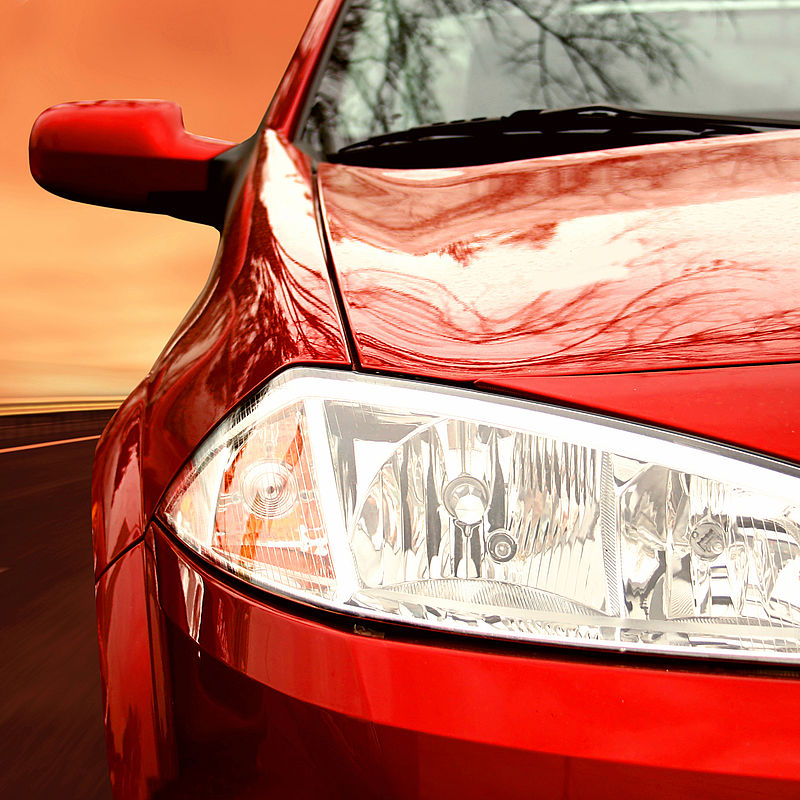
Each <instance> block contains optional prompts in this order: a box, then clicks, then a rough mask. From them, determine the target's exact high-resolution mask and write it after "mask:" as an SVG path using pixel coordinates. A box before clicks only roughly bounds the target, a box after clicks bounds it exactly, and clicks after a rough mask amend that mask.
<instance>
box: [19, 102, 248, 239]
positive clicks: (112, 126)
mask: <svg viewBox="0 0 800 800" xmlns="http://www.w3.org/2000/svg"><path fill="white" fill-rule="evenodd" d="M254 140H255V137H253V138H252V139H248V140H247V141H246V142H244V143H243V144H241V145H238V146H234V144H233V143H232V142H226V141H220V140H217V139H207V138H205V137H202V136H195V135H194V134H191V133H188V132H187V131H186V129H185V128H184V127H183V114H182V112H181V109H180V106H178V105H177V104H176V103H169V102H165V101H161V100H103V101H99V102H91V103H85V102H81V103H64V104H62V105H57V106H53V107H52V108H49V109H47V111H45V112H43V113H42V114H41V115H40V116H39V117H38V119H37V120H36V122H35V123H34V124H33V129H32V130H31V138H30V145H29V156H30V167H31V173H32V174H33V177H34V178H35V179H36V182H37V183H38V184H39V185H40V186H42V187H43V188H45V189H47V190H48V191H50V192H53V193H54V194H57V195H60V196H62V197H66V198H68V199H70V200H78V201H80V202H83V203H93V204H95V205H101V206H110V207H112V208H124V209H128V210H131V211H149V212H152V213H157V214H169V215H171V216H173V217H178V218H180V219H186V220H190V221H192V222H202V223H205V224H208V225H213V226H214V227H217V228H219V229H221V228H222V224H223V223H224V219H225V209H226V207H227V202H228V197H229V195H230V191H231V188H232V186H233V183H234V181H235V178H236V175H237V173H238V168H239V166H240V164H241V163H242V161H243V160H244V158H246V156H247V155H249V153H250V151H251V149H252V144H253V142H254Z"/></svg>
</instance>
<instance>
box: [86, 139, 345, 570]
mask: <svg viewBox="0 0 800 800" xmlns="http://www.w3.org/2000/svg"><path fill="white" fill-rule="evenodd" d="M313 191H314V190H313V184H312V180H311V167H310V163H309V159H308V156H306V155H305V154H304V153H301V152H300V151H299V150H297V149H296V148H295V147H294V146H292V145H291V144H289V143H287V142H286V141H285V139H283V137H281V136H280V135H278V134H276V133H275V132H274V131H270V130H267V131H265V132H264V134H263V136H261V137H260V139H259V142H258V145H257V147H256V149H255V152H254V155H253V157H252V162H251V164H250V165H249V167H248V169H247V172H246V175H245V178H244V180H243V182H242V184H241V187H240V190H239V192H238V195H237V197H236V199H235V201H234V204H233V206H232V209H231V212H230V214H229V217H228V223H227V225H226V228H225V230H224V231H223V234H222V240H221V242H220V246H219V250H218V252H217V259H216V263H215V265H214V268H213V271H212V274H211V277H210V279H209V282H208V284H207V285H206V287H205V289H204V290H203V293H202V294H201V295H200V297H199V298H198V299H197V301H196V302H195V305H194V307H193V308H192V310H191V311H190V312H189V313H188V315H187V316H186V318H185V319H184V321H183V322H182V323H181V326H180V327H179V329H178V331H177V332H176V333H175V335H174V336H173V338H172V340H171V342H170V343H169V344H168V345H167V347H166V348H165V350H164V352H163V353H162V354H161V356H160V357H159V359H158V361H157V362H156V364H155V365H154V367H153V369H152V370H151V372H150V375H149V376H148V378H147V380H146V381H145V382H144V384H143V385H142V387H140V389H139V390H137V397H138V398H139V399H137V400H136V401H129V402H128V403H127V404H126V406H125V407H124V411H123V415H124V418H125V422H123V421H120V422H119V423H117V422H116V421H115V422H114V423H113V426H112V428H110V429H109V431H108V432H107V434H106V436H105V437H104V438H103V440H102V441H101V444H100V447H99V449H98V459H97V461H96V464H95V476H96V477H95V493H94V503H95V505H96V506H97V507H98V508H99V507H103V508H106V507H109V508H111V509H114V510H115V511H114V513H116V514H117V516H116V517H113V518H112V517H109V516H108V513H109V512H106V515H105V516H104V517H103V520H104V521H105V523H106V524H102V523H100V524H99V525H98V527H97V528H96V533H95V540H94V542H95V565H96V568H97V571H98V574H99V573H100V572H102V570H103V569H105V567H106V566H107V565H108V564H109V563H110V562H111V560H112V559H113V558H114V556H115V555H117V554H118V553H120V552H121V551H122V550H124V549H125V548H126V547H128V546H130V544H131V543H132V542H134V541H135V540H136V537H137V536H138V535H140V534H141V526H140V525H134V524H133V519H132V516H133V514H134V512H133V510H132V509H133V506H135V505H137V504H138V506H139V515H140V519H144V520H146V519H149V517H150V516H151V515H152V513H153V511H154V509H155V506H156V503H157V502H158V499H159V498H160V497H161V495H162V493H163V492H164V490H165V489H166V487H167V485H168V483H169V482H170V481H171V480H172V478H173V476H174V475H175V474H176V473H177V471H178V469H179V468H180V466H181V465H182V464H183V463H184V461H186V459H188V458H189V456H190V455H191V454H192V452H193V451H194V449H195V448H196V447H197V445H198V444H199V443H200V441H201V440H202V438H203V437H204V436H205V435H206V434H207V433H208V432H209V431H210V430H211V428H213V427H214V425H215V424H216V423H217V422H219V421H220V419H222V417H223V416H224V415H225V414H226V412H227V411H229V410H230V409H231V408H232V407H233V406H235V405H236V404H237V403H238V402H240V401H241V400H242V399H243V398H244V397H245V396H246V395H247V394H249V393H250V392H251V391H252V390H253V389H255V388H256V387H257V386H258V385H259V384H261V383H263V382H264V381H265V380H267V379H268V378H269V377H270V376H271V375H273V374H274V373H275V372H277V371H278V370H280V369H282V368H284V367H286V366H288V365H290V364H328V365H338V366H342V367H349V365H350V359H349V356H348V353H347V345H346V343H345V339H344V333H343V330H342V327H341V323H340V320H339V315H338V312H337V309H336V303H335V300H334V297H333V290H332V287H331V284H330V279H329V276H328V270H327V264H326V262H325V257H324V254H323V249H322V245H321V242H320V238H319V233H318V229H317V223H316V216H315V204H314V194H313ZM134 406H135V408H134ZM123 426H127V427H125V434H124V435H122V433H121V430H122V427H123ZM134 427H137V428H138V429H139V431H140V437H141V441H140V445H139V447H140V450H137V451H136V452H135V453H133V451H132V450H130V448H129V447H128V445H127V444H126V442H129V441H130V442H132V441H133V440H134V439H135V434H134V433H133V431H132V428H134ZM126 448H127V449H126ZM129 461H131V462H132V463H134V462H135V464H136V466H135V467H134V466H132V465H131V466H127V465H128V462H129ZM134 469H135V470H137V471H139V470H140V471H141V481H142V486H141V495H140V496H139V495H138V494H136V493H134V489H133V485H131V486H128V485H125V486H124V487H122V489H121V490H120V491H118V487H119V484H121V482H122V481H123V477H124V475H125V474H126V473H130V474H131V475H132V474H133V471H134ZM131 480H132V479H131ZM112 487H113V488H112ZM137 491H138V489H137ZM117 509H119V510H118V511H117ZM109 520H110V521H112V522H113V524H108V522H109Z"/></svg>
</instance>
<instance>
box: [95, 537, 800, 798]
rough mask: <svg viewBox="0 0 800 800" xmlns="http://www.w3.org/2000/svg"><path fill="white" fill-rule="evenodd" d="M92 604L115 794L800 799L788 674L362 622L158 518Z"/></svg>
mask: <svg viewBox="0 0 800 800" xmlns="http://www.w3.org/2000/svg"><path fill="white" fill-rule="evenodd" d="M137 587H140V588H137ZM137 608H138V609H139V610H138V611H137V610H136V609H137ZM98 612H99V620H100V638H101V660H102V662H103V672H104V682H105V684H106V698H105V700H106V721H107V732H108V737H109V753H110V756H109V758H110V765H111V771H112V784H113V786H114V791H115V797H116V798H117V800H128V798H131V797H148V796H156V797H164V798H167V797H170V798H171V797H193V798H197V797H217V798H221V797H226V798H228V797H231V798H239V797H242V798H244V797H247V798H253V797H259V798H260V797H272V796H275V797H293V798H306V797H314V798H317V799H318V798H321V797H322V798H339V797H342V798H344V797H351V798H352V797H358V798H373V797H374V798H428V797H430V798H434V797H435V798H449V797H454V798H455V797H458V798H485V797H487V796H491V795H492V794H494V795H496V796H498V797H503V798H517V797H526V798H527V797H535V798H547V799H548V800H549V798H553V799H554V800H555V798H559V800H561V799H562V798H582V800H595V799H597V800H599V799H600V798H612V797H614V798H618V797H621V796H625V795H628V794H630V793H631V792H632V791H635V794H636V795H637V796H640V797H646V798H648V799H649V800H658V799H659V798H664V799H665V800H666V798H677V797H681V798H685V797H686V796H696V795H700V794H702V796H703V797H704V798H706V799H707V800H714V798H726V800H730V798H738V797H741V798H748V799H749V798H754V797H761V796H763V797H765V798H767V797H769V798H773V800H774V799H775V798H784V797H785V798H789V797H792V798H797V797H800V676H796V675H794V674H786V675H778V674H777V673H776V672H775V671H774V670H773V671H771V672H770V674H763V675H756V674H749V673H748V672H747V670H746V668H742V667H741V666H738V665H737V666H735V667H734V666H732V667H731V669H730V671H729V672H725V671H721V670H719V669H716V668H715V669H714V671H711V670H710V669H707V667H708V665H704V664H697V665H696V666H692V665H689V666H690V667H691V668H687V667H686V666H684V665H680V668H678V669H676V668H675V666H676V665H675V663H674V662H671V661H669V660H667V659H664V660H663V661H661V662H657V663H653V662H644V661H643V660H642V659H640V658H634V657H631V658H630V660H627V659H625V658H624V657H622V656H617V657H613V658H608V657H605V656H604V657H602V658H596V657H595V658H594V659H593V660H590V659H588V658H587V657H586V656H585V655H584V654H582V653H580V652H579V651H572V650H564V649H549V650H548V649H545V648H533V647H531V648H525V647H516V648H514V649H508V648H506V647H504V646H502V645H498V643H497V642H485V641H481V640H472V639H470V638H468V637H464V638H456V637H450V638H437V637H431V636H427V635H426V634H425V632H420V633H419V635H418V636H416V638H414V637H409V634H408V632H407V631H400V630H397V629H394V628H392V627H388V628H383V629H378V628H375V627H374V626H371V625H370V626H362V625H355V624H354V621H353V620H352V619H349V618H347V617H343V616H338V615H319V614H314V613H305V612H304V610H303V609H301V608H300V607H297V606H292V605H288V604H286V603H282V602H279V601H275V602H272V601H270V600H269V598H266V597H264V596H263V595H261V596H260V595H258V594H257V593H252V594H250V593H248V592H247V591H245V590H243V589H242V588H240V587H239V586H238V584H236V583H235V582H234V581H232V580H228V579H227V577H226V576H222V575H220V574H218V573H217V572H215V571H214V570H213V569H208V568H206V567H205V566H204V565H202V564H200V563H199V562H198V561H197V560H196V559H195V558H194V556H193V555H191V554H187V553H186V552H185V551H184V550H183V549H182V548H181V547H180V546H179V545H177V544H175V542H174V541H173V540H172V538H171V537H169V536H168V535H166V534H165V533H164V532H162V531H160V530H159V529H158V528H156V527H151V529H150V530H149V532H148V535H147V537H146V540H145V542H143V543H142V544H140V545H139V546H138V547H137V548H134V549H133V550H132V551H130V552H128V553H127V554H126V555H125V556H124V557H123V558H122V559H120V561H119V562H117V563H116V564H115V565H114V567H112V569H111V570H109V571H108V572H107V573H106V574H105V575H104V576H103V579H102V580H101V582H100V583H99V584H98ZM412 633H413V632H412ZM623 662H624V663H623ZM134 725H135V726H136V733H137V736H136V738H137V742H136V746H135V747H134V746H133V745H132V744H131V743H132V741H133V739H132V738H131V736H130V735H129V731H131V729H132V728H131V726H134ZM126 737H127V738H128V740H129V741H128V742H127V744H126ZM133 751H135V752H133ZM132 752H133V755H132Z"/></svg>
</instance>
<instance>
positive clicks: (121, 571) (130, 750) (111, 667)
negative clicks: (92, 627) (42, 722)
mask: <svg viewBox="0 0 800 800" xmlns="http://www.w3.org/2000/svg"><path fill="white" fill-rule="evenodd" d="M154 592H155V581H154V571H153V559H152V557H151V553H150V551H148V549H147V547H146V546H145V544H144V543H143V542H140V543H139V544H138V545H137V546H135V547H134V548H133V549H131V550H129V551H128V552H127V553H125V554H124V555H123V556H121V557H120V558H119V559H118V560H117V561H115V562H114V564H112V565H111V567H110V568H109V569H108V570H107V571H106V572H105V573H104V574H103V575H102V577H101V578H100V580H99V581H98V583H97V587H96V594H97V632H98V639H99V642H100V673H101V685H102V689H103V710H104V714H105V724H106V747H107V749H108V765H109V770H110V774H111V786H112V789H113V792H114V797H115V798H124V800H146V798H149V797H151V796H152V792H153V791H154V790H155V789H157V788H158V787H159V786H160V785H161V784H163V783H164V782H165V781H166V780H168V779H169V777H170V776H172V775H173V774H174V773H175V758H176V755H175V750H174V741H173V740H172V722H171V716H170V714H169V702H170V699H169V698H170V691H169V689H170V686H169V670H168V660H169V657H168V655H167V653H166V652H165V650H164V649H163V646H164V644H165V640H164V631H163V627H162V625H163V621H162V617H161V615H160V613H159V612H158V609H157V605H156V600H155V593H154Z"/></svg>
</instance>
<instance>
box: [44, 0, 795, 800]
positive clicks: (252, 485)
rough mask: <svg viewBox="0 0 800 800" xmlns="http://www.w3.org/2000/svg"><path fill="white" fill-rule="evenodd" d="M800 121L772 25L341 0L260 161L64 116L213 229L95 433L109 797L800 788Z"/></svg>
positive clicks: (69, 145) (650, 795)
mask: <svg viewBox="0 0 800 800" xmlns="http://www.w3.org/2000/svg"><path fill="white" fill-rule="evenodd" d="M648 109H658V110H648ZM798 119H800V3H797V2H795V0H350V1H349V2H347V1H345V2H341V1H340V0H322V2H321V3H320V4H319V6H318V8H317V10H316V11H315V13H314V15H313V17H312V19H311V22H310V24H309V26H308V29H307V31H306V33H305V35H304V37H303V39H302V41H301V43H300V45H299V48H298V50H297V53H296V55H295V57H294V59H293V61H292V62H291V64H290V66H289V69H288V71H287V73H286V76H285V78H284V79H283V82H282V83H281V85H280V88H279V90H278V93H277V95H276V96H275V98H274V100H273V102H272V105H271V106H270V109H269V111H268V112H267V115H266V117H265V119H264V121H263V123H262V125H261V127H260V128H259V131H258V133H257V134H256V135H255V136H254V137H253V138H251V139H250V140H248V141H246V142H244V143H242V144H240V145H237V146H233V145H232V144H231V143H227V142H219V141H215V140H212V139H204V138H200V137H197V136H194V135H191V134H189V133H187V132H186V131H185V130H184V129H183V125H182V122H181V115H180V110H179V109H178V108H177V106H175V105H173V104H169V103H160V102H152V101H129V102H101V103H77V104H68V105H64V106H56V107H55V108H52V109H50V110H48V111H46V112H44V114H43V115H42V116H41V117H40V118H39V119H38V120H37V122H36V124H35V126H34V129H33V132H32V135H31V166H32V170H33V174H34V176H35V177H36V178H37V180H38V181H39V182H40V183H41V184H42V185H44V186H45V187H47V188H49V189H51V190H52V191H54V192H56V193H59V194H62V195H64V196H67V197H70V198H73V199H78V200H83V201H88V202H94V203H100V204H105V205H112V206H117V207H122V208H129V209H139V210H142V211H151V212H159V213H167V214H172V215H174V216H178V217H182V218H185V219H191V220H194V221H200V222H205V223H208V224H211V225H214V226H217V227H218V228H219V229H220V231H221V235H222V238H221V243H220V247H219V252H218V256H217V260H216V263H215V265H214V268H213V272H212V275H211V278H210V280H209V282H208V285H207V287H206V288H205V290H204V291H203V293H202V295H201V296H200V297H199V299H198V300H197V302H196V304H195V305H194V307H193V308H192V309H191V311H190V312H189V313H188V315H187V317H186V319H185V320H184V322H183V323H182V324H181V326H180V328H179V329H178V331H177V332H176V333H175V335H174V337H173V338H172V340H171V341H170V343H169V344H168V345H167V347H166V348H165V350H164V352H163V353H162V355H161V356H160V358H159V359H158V361H157V363H156V364H155V366H154V367H153V369H152V371H151V372H150V374H149V375H148V376H147V378H145V380H144V381H143V382H142V383H141V384H140V385H139V387H138V388H137V389H136V390H135V391H134V392H133V394H132V395H131V396H130V398H128V400H127V401H126V402H125V403H124V405H123V406H122V408H121V409H120V410H119V411H118V413H117V414H116V416H115V417H114V419H113V421H112V422H111V424H110V425H109V427H108V429H107V430H106V432H105V434H104V436H103V438H102V439H101V442H100V444H99V446H98V450H97V458H96V462H95V472H94V486H93V506H92V526H93V531H94V548H95V565H96V578H97V610H98V632H99V637H100V654H101V668H102V676H103V685H104V703H105V722H106V729H107V735H108V752H109V763H110V768H111V778H112V785H113V791H114V797H115V798H117V800H134V798H201V797H215V798H266V797H287V798H312V797H313V798H315V799H318V798H345V797H346V798H353V797H356V798H382V799H383V798H437V799H438V798H459V799H464V798H486V797H499V798H522V797H525V798H543V799H548V800H549V799H550V798H553V800H555V798H575V799H576V800H577V799H578V798H580V799H581V800H597V799H598V798H619V797H628V796H636V797H641V798H645V799H646V800H658V799H659V798H660V799H666V798H686V797H703V798H705V799H706V800H714V799H715V798H720V799H721V798H725V799H726V800H729V799H730V798H747V799H748V800H750V799H751V798H754V797H764V798H770V800H775V798H798V797H800V269H799V268H798V266H799V265H800V225H799V224H798V220H800V130H797V128H800V123H798V122H795V121H793V120H798ZM153 291H158V288H157V287H153Z"/></svg>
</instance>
